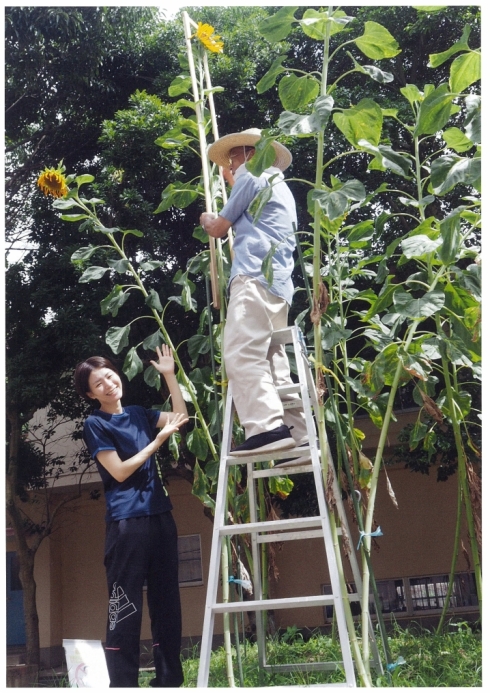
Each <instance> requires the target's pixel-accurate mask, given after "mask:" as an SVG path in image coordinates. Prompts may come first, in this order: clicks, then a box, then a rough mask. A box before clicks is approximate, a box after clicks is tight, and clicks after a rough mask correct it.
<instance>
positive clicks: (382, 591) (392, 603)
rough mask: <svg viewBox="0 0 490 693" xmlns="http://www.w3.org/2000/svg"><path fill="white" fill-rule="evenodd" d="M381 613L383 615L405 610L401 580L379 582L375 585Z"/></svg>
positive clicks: (403, 589)
mask: <svg viewBox="0 0 490 693" xmlns="http://www.w3.org/2000/svg"><path fill="white" fill-rule="evenodd" d="M376 587H377V588H378V596H379V601H380V602H381V611H382V612H383V613H384V614H392V613H399V612H401V611H406V610H407V604H406V601H405V588H404V586H403V580H381V581H380V582H377V583H376Z"/></svg>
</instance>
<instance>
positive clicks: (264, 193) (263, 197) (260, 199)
mask: <svg viewBox="0 0 490 693" xmlns="http://www.w3.org/2000/svg"><path fill="white" fill-rule="evenodd" d="M272 178H275V174H274V176H271V179H272ZM271 179H270V180H271ZM270 180H269V182H270ZM271 197H272V185H266V186H265V188H262V189H261V191H260V192H259V194H258V195H256V196H255V197H254V199H253V200H252V202H251V203H250V205H249V207H248V211H249V212H250V214H251V215H252V217H253V223H254V224H256V223H257V222H258V220H259V219H260V217H261V216H262V212H263V210H264V207H265V206H266V204H267V203H268V202H269V200H270V199H271Z"/></svg>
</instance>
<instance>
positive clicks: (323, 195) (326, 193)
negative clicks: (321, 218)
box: [311, 179, 366, 221]
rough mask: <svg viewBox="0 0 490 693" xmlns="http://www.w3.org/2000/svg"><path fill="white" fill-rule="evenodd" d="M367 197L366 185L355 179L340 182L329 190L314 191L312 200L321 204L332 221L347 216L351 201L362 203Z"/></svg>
mask: <svg viewBox="0 0 490 693" xmlns="http://www.w3.org/2000/svg"><path fill="white" fill-rule="evenodd" d="M365 197H366V190H365V188H364V185H363V184H362V183H361V182H360V181H358V180H355V179H352V180H348V181H346V182H345V183H340V182H339V183H338V184H335V187H333V188H332V189H329V190H325V189H321V190H318V189H317V190H313V192H312V195H311V198H312V200H314V201H317V202H318V203H319V205H320V207H321V208H322V209H323V210H324V211H325V213H326V214H327V217H328V218H329V219H330V220H331V221H333V220H334V219H338V218H339V217H341V216H342V215H343V214H345V212H346V211H347V209H348V207H349V203H350V202H351V201H356V202H361V201H362V200H364V199H365Z"/></svg>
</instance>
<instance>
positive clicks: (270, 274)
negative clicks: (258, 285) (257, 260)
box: [260, 243, 279, 287]
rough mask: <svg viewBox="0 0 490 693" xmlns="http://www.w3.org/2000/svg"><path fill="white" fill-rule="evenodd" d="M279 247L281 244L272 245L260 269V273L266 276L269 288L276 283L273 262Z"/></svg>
mask: <svg viewBox="0 0 490 693" xmlns="http://www.w3.org/2000/svg"><path fill="white" fill-rule="evenodd" d="M278 245H279V243H271V247H270V249H269V251H268V252H267V254H266V256H265V257H264V259H263V260H262V265H261V268H260V271H261V272H262V274H263V275H264V277H265V279H266V281H267V284H268V286H269V287H271V286H272V284H273V282H274V270H273V267H272V260H273V258H274V255H275V254H276V250H277V247H278Z"/></svg>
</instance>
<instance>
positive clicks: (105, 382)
mask: <svg viewBox="0 0 490 693" xmlns="http://www.w3.org/2000/svg"><path fill="white" fill-rule="evenodd" d="M88 385H89V388H90V391H89V392H87V396H88V397H90V399H97V400H98V401H99V402H100V404H101V406H104V405H109V406H110V405H113V404H116V403H117V402H118V401H119V400H120V399H121V397H122V383H121V378H120V377H119V376H118V374H117V373H116V372H115V371H112V370H111V369H110V368H104V367H103V368H97V369H95V370H93V371H92V372H91V374H90V376H89V379H88Z"/></svg>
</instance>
